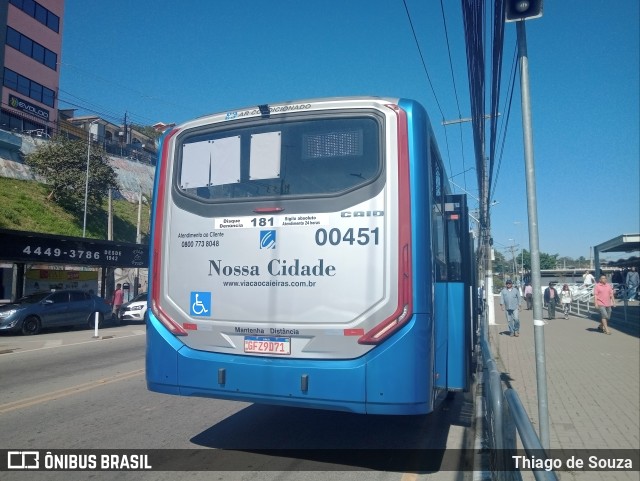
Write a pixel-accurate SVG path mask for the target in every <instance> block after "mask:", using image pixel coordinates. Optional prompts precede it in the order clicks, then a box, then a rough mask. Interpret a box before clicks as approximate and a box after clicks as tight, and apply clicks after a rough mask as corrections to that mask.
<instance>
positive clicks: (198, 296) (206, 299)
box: [189, 292, 211, 317]
mask: <svg viewBox="0 0 640 481" xmlns="http://www.w3.org/2000/svg"><path fill="white" fill-rule="evenodd" d="M189 302H190V307H189V314H191V315H192V316H200V317H208V316H210V315H211V293H210V292H191V297H190V301H189Z"/></svg>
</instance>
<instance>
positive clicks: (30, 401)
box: [0, 369, 144, 414]
mask: <svg viewBox="0 0 640 481" xmlns="http://www.w3.org/2000/svg"><path fill="white" fill-rule="evenodd" d="M143 373H144V369H137V370H135V371H130V372H125V373H122V374H116V375H115V376H111V377H106V378H103V379H98V380H97V381H91V382H87V383H84V384H78V385H77V386H71V387H68V388H66V389H61V390H59V391H54V392H50V393H47V394H40V395H39V396H33V397H29V398H25V399H19V400H18V401H13V402H10V403H6V404H0V414H4V413H8V412H10V411H15V410H16V409H21V408H26V407H31V406H35V405H36V404H42V403H44V402H47V401H54V400H56V399H61V398H63V397H67V396H71V395H73V394H78V393H81V392H84V391H89V390H91V389H95V388H97V387H100V386H105V385H107V384H111V383H114V382H118V381H124V380H126V379H130V378H132V377H136V376H139V375H140V374H143Z"/></svg>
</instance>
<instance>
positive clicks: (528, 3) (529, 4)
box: [505, 0, 543, 22]
mask: <svg viewBox="0 0 640 481" xmlns="http://www.w3.org/2000/svg"><path fill="white" fill-rule="evenodd" d="M542 2H543V0H506V2H505V22H517V21H518V20H525V19H528V18H539V17H542Z"/></svg>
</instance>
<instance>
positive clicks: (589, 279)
mask: <svg viewBox="0 0 640 481" xmlns="http://www.w3.org/2000/svg"><path fill="white" fill-rule="evenodd" d="M582 279H583V281H582V282H583V283H584V285H585V286H587V287H589V286H592V285H594V284H595V283H596V278H595V277H593V274H591V272H589V271H584V274H583V275H582Z"/></svg>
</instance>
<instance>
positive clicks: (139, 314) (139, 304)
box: [118, 292, 147, 324]
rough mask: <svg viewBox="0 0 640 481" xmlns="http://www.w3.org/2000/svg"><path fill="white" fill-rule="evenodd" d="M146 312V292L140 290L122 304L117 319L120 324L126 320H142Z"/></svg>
mask: <svg viewBox="0 0 640 481" xmlns="http://www.w3.org/2000/svg"><path fill="white" fill-rule="evenodd" d="M146 313H147V293H146V292H142V293H140V294H138V295H137V296H136V297H134V298H133V299H131V300H130V301H129V302H127V303H126V304H122V306H120V309H119V310H118V320H119V321H120V323H121V324H126V323H127V322H134V321H135V322H144V320H145V319H144V316H145V314H146Z"/></svg>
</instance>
